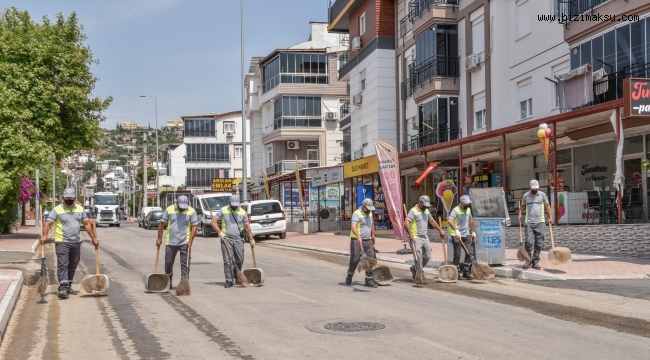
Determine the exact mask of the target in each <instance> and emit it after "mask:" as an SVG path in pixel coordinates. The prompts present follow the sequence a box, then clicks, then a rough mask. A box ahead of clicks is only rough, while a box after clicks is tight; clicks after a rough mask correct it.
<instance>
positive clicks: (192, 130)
mask: <svg viewBox="0 0 650 360" xmlns="http://www.w3.org/2000/svg"><path fill="white" fill-rule="evenodd" d="M215 126H216V124H215V120H214V118H207V119H206V118H200V119H186V120H185V136H186V137H188V136H197V137H214V136H215V135H216V133H215V130H216V129H215Z"/></svg>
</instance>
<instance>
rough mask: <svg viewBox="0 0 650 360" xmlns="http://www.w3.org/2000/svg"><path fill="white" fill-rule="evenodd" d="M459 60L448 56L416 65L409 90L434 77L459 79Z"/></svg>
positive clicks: (432, 58) (430, 59)
mask: <svg viewBox="0 0 650 360" xmlns="http://www.w3.org/2000/svg"><path fill="white" fill-rule="evenodd" d="M459 63H460V58H458V57H448V56H433V57H431V58H429V59H428V60H426V61H424V62H423V63H421V64H420V65H418V66H417V67H416V68H415V70H413V71H412V73H411V88H412V89H414V88H416V87H417V86H420V85H422V84H424V83H425V82H427V81H430V80H431V79H433V78H434V77H449V78H457V77H460V72H459Z"/></svg>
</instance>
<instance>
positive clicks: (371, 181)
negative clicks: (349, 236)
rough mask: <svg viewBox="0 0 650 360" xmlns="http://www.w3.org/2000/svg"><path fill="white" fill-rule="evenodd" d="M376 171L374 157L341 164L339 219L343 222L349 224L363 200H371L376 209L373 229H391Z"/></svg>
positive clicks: (375, 157)
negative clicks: (341, 197)
mask: <svg viewBox="0 0 650 360" xmlns="http://www.w3.org/2000/svg"><path fill="white" fill-rule="evenodd" d="M378 171H379V168H378V166H377V156H376V155H373V156H369V157H366V158H363V159H359V160H355V161H351V162H348V163H345V164H343V177H344V178H345V181H344V186H343V198H344V200H345V204H344V206H343V211H342V215H341V218H342V219H343V220H344V221H348V222H349V220H350V218H351V217H352V213H353V212H354V211H355V210H356V209H358V208H359V207H361V203H362V202H363V199H365V198H371V199H373V202H374V205H375V209H376V210H375V228H376V229H378V230H386V229H392V227H391V224H390V220H389V217H388V212H387V211H386V201H385V200H384V193H383V189H382V186H381V180H380V178H379V172H378ZM348 226H349V225H348Z"/></svg>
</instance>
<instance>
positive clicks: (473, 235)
mask: <svg viewBox="0 0 650 360" xmlns="http://www.w3.org/2000/svg"><path fill="white" fill-rule="evenodd" d="M472 239H476V231H472Z"/></svg>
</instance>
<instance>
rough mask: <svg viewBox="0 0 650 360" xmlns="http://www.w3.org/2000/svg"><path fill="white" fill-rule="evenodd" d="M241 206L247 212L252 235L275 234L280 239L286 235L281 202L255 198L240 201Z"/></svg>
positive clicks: (266, 235)
mask: <svg viewBox="0 0 650 360" xmlns="http://www.w3.org/2000/svg"><path fill="white" fill-rule="evenodd" d="M241 207H242V208H243V209H245V210H246V213H247V214H248V223H249V225H250V227H251V231H252V232H253V236H255V237H258V236H260V235H264V236H265V237H266V238H267V239H268V238H269V236H270V235H277V236H278V237H279V238H280V239H284V238H286V237H287V221H286V218H285V216H284V210H283V209H282V204H280V202H279V201H278V200H255V201H249V202H246V203H242V204H241Z"/></svg>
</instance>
